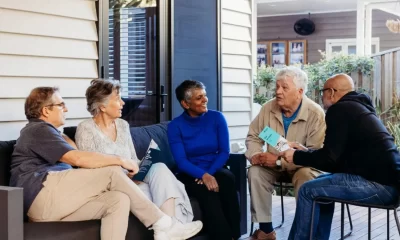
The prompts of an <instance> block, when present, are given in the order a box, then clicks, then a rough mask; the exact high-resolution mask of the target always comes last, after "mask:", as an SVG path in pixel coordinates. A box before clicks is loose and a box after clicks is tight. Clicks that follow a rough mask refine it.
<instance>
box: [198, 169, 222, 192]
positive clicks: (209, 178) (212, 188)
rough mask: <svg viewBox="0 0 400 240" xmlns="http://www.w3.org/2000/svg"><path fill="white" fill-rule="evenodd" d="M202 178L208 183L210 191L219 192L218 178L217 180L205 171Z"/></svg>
mask: <svg viewBox="0 0 400 240" xmlns="http://www.w3.org/2000/svg"><path fill="white" fill-rule="evenodd" d="M201 180H202V181H203V183H204V184H205V185H206V187H207V189H208V191H213V192H219V186H218V183H217V180H215V177H213V176H212V175H210V174H208V173H205V174H204V175H203V177H202V179H201Z"/></svg>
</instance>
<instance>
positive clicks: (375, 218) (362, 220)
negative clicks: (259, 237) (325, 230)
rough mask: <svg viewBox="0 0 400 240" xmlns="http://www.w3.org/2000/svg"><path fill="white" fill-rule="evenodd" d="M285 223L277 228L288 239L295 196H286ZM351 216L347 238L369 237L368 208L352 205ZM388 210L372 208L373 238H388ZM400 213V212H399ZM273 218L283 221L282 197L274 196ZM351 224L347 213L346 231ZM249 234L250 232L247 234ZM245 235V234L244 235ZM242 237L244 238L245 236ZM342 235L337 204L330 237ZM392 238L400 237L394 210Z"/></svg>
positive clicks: (278, 234)
mask: <svg viewBox="0 0 400 240" xmlns="http://www.w3.org/2000/svg"><path fill="white" fill-rule="evenodd" d="M284 204H285V223H284V224H283V226H282V227H281V228H278V229H276V233H277V239H282V240H283V239H287V237H288V235H289V231H290V227H291V226H292V222H293V217H294V214H295V210H296V204H295V199H294V198H293V197H285V198H284ZM248 205H249V206H248V208H247V209H248V213H247V216H248V233H250V224H251V220H250V219H251V215H250V212H249V211H250V210H249V209H250V197H248ZM350 212H351V217H352V220H353V233H352V234H351V235H350V237H348V238H346V239H348V240H355V239H360V240H361V239H362V240H364V239H365V240H366V239H368V209H367V208H362V207H356V206H350ZM386 213H387V212H386V210H380V209H372V210H371V215H372V221H371V225H372V227H371V228H372V230H371V238H372V239H379V240H383V239H387V238H386ZM399 214H400V212H399ZM273 219H274V225H277V224H278V223H280V221H281V205H280V197H278V196H274V197H273ZM349 227H350V226H349V224H348V219H347V215H346V216H345V233H347V232H348V230H349ZM257 228H258V224H255V229H257ZM247 236H248V234H247ZM243 237H244V236H243ZM243 237H242V238H243ZM339 237H340V205H339V204H338V205H336V208H335V215H334V218H333V222H332V230H331V236H330V239H338V238H339ZM390 239H396V240H397V239H399V240H400V236H399V234H398V232H397V228H396V222H395V220H394V217H393V211H391V212H390Z"/></svg>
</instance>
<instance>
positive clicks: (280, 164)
mask: <svg viewBox="0 0 400 240" xmlns="http://www.w3.org/2000/svg"><path fill="white" fill-rule="evenodd" d="M281 159H282V157H281V156H279V157H278V159H277V160H276V162H275V163H276V167H277V168H278V169H280V168H282V160H281Z"/></svg>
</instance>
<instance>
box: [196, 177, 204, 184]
mask: <svg viewBox="0 0 400 240" xmlns="http://www.w3.org/2000/svg"><path fill="white" fill-rule="evenodd" d="M194 181H195V182H196V183H197V184H204V183H203V180H201V179H198V178H196V179H195V180H194Z"/></svg>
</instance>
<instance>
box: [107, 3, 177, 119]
mask: <svg viewBox="0 0 400 240" xmlns="http://www.w3.org/2000/svg"><path fill="white" fill-rule="evenodd" d="M104 1H108V8H107V9H108V16H107V20H106V21H107V22H108V28H107V30H108V39H104V38H103V41H102V42H103V48H106V50H105V51H104V52H105V54H104V55H103V59H102V60H103V61H102V62H103V67H104V77H105V78H109V79H115V80H119V81H120V82H121V85H122V93H121V95H122V98H123V100H124V101H125V106H124V109H123V114H122V118H124V119H125V120H127V121H128V122H129V124H130V125H131V126H144V125H149V124H154V123H158V122H160V121H165V120H168V119H169V114H168V113H169V111H170V110H169V104H168V102H169V97H170V94H169V88H168V85H169V84H168V83H169V82H170V77H169V73H168V67H167V66H168V62H169V60H168V56H169V54H168V52H169V50H168V49H169V48H168V46H169V43H168V37H166V35H167V34H168V29H169V28H168V25H166V26H165V22H168V21H167V20H166V19H168V16H167V14H168V12H169V11H168V9H167V4H166V3H165V0H104ZM103 7H104V3H103ZM103 12H104V11H103ZM104 19H106V18H105V17H104V18H103V20H104ZM103 26H105V24H103ZM103 28H104V27H103ZM106 35H107V34H104V36H106ZM107 41H108V43H107V44H106V42H107ZM107 52H108V54H107Z"/></svg>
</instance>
